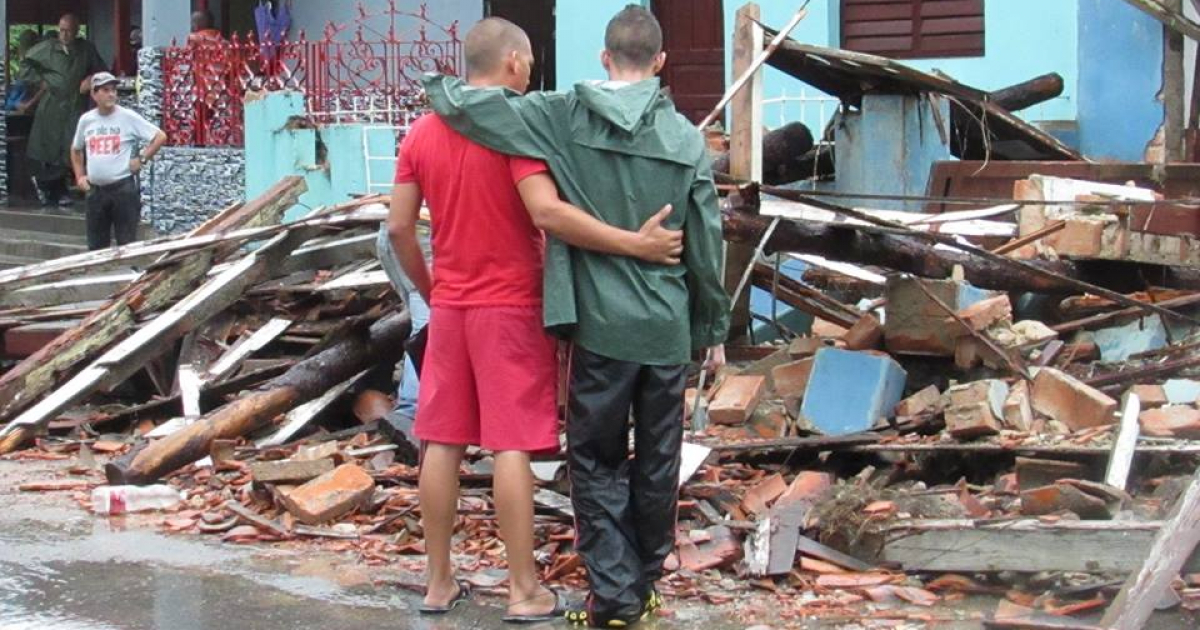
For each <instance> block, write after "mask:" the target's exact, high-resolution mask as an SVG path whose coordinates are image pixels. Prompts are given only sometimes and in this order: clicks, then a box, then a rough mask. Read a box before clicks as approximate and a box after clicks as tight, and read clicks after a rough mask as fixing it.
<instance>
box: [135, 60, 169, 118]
mask: <svg viewBox="0 0 1200 630" xmlns="http://www.w3.org/2000/svg"><path fill="white" fill-rule="evenodd" d="M162 60H163V50H162V49H161V48H142V49H141V50H139V51H138V95H137V110H138V113H139V114H141V115H142V117H143V118H145V119H146V120H149V121H150V122H152V123H154V124H155V125H158V126H160V127H161V126H162V99H163V73H162Z"/></svg>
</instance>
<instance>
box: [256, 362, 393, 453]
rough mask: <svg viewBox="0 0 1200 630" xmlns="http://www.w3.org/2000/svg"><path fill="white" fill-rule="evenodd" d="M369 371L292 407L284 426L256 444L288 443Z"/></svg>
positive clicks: (263, 445)
mask: <svg viewBox="0 0 1200 630" xmlns="http://www.w3.org/2000/svg"><path fill="white" fill-rule="evenodd" d="M368 371H369V370H363V371H362V372H359V373H358V374H355V375H354V376H352V377H350V378H348V379H346V380H345V381H343V382H342V383H340V384H338V385H337V386H335V387H332V388H330V389H329V391H327V392H325V393H324V394H322V395H321V396H320V397H318V398H314V399H313V400H310V401H308V402H306V403H304V404H303V405H300V406H298V407H296V408H295V409H292V410H291V411H289V412H288V413H287V415H286V416H284V419H283V426H281V427H279V430H278V431H276V432H275V433H272V434H271V435H269V436H267V437H265V438H263V439H261V440H259V441H258V442H256V443H255V444H254V445H255V446H257V447H258V448H266V447H268V446H279V445H280V444H285V443H287V441H288V440H290V439H292V437H293V436H295V435H296V433H298V432H299V431H300V429H303V428H304V427H306V426H308V423H309V422H312V420H313V418H316V417H317V415H318V414H320V413H321V412H322V411H324V410H325V409H326V408H327V407H329V405H331V404H333V401H335V400H337V399H338V398H341V396H342V394H345V393H346V391H347V390H349V389H350V388H351V387H354V385H355V383H357V382H358V381H359V379H361V378H362V377H364V376H366V374H367V372H368Z"/></svg>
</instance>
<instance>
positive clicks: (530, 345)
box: [413, 306, 559, 452]
mask: <svg viewBox="0 0 1200 630" xmlns="http://www.w3.org/2000/svg"><path fill="white" fill-rule="evenodd" d="M556 343H557V342H555V340H554V338H553V337H551V336H550V335H548V334H546V331H545V330H544V329H543V328H542V309H541V307H503V306H501V307H480V308H450V307H437V306H435V307H433V309H431V311H430V316H429V342H428V345H427V346H426V348H425V360H424V362H423V364H422V365H421V386H420V393H419V395H418V398H417V421H416V424H415V425H414V427H413V430H414V432H415V433H416V435H417V437H418V438H420V439H422V440H426V441H429V442H438V443H441V444H475V445H478V446H480V447H482V448H485V449H488V450H490V451H527V452H543V451H556V450H558V445H559V443H558V413H557V409H556V407H555V403H556V377H557V369H558V363H557V357H556V356H555V348H556Z"/></svg>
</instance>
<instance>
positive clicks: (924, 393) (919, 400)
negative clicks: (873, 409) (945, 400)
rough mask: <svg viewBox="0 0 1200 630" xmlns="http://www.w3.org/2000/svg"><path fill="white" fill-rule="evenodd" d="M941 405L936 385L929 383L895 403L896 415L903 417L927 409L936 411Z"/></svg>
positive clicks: (940, 395)
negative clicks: (927, 385)
mask: <svg viewBox="0 0 1200 630" xmlns="http://www.w3.org/2000/svg"><path fill="white" fill-rule="evenodd" d="M941 407H942V394H941V392H939V391H938V388H937V385H930V386H929V387H926V388H925V389H922V390H921V391H919V392H917V393H915V394H913V395H912V396H909V397H908V398H905V399H904V400H901V401H900V402H898V403H896V416H898V417H901V418H904V417H910V416H915V415H918V414H921V413H924V412H927V411H929V412H937V411H940V410H941Z"/></svg>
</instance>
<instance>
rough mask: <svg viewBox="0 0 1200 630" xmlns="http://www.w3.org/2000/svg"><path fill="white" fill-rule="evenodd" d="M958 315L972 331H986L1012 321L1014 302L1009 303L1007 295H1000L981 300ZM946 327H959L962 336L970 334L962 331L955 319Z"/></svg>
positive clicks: (947, 323) (950, 320)
mask: <svg viewBox="0 0 1200 630" xmlns="http://www.w3.org/2000/svg"><path fill="white" fill-rule="evenodd" d="M957 315H958V317H959V319H962V320H963V321H964V322H966V323H967V325H968V326H970V327H971V330H975V331H981V330H986V329H987V328H988V327H989V326H991V325H992V324H995V323H998V322H1002V321H1010V320H1012V302H1011V301H1009V299H1008V295H1007V294H1000V295H997V296H995V297H990V298H987V299H986V300H980V301H978V302H976V303H974V304H972V305H970V306H968V307H966V308H964V309H962V310H960V311H958V313H957ZM946 325H947V326H956V327H958V328H959V330H960V332H959V334H960V335H966V334H969V333H968V332H967V331H965V330H962V326H961V325H959V324H957V323H956V322H955V321H954V318H949V321H947V322H946Z"/></svg>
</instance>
